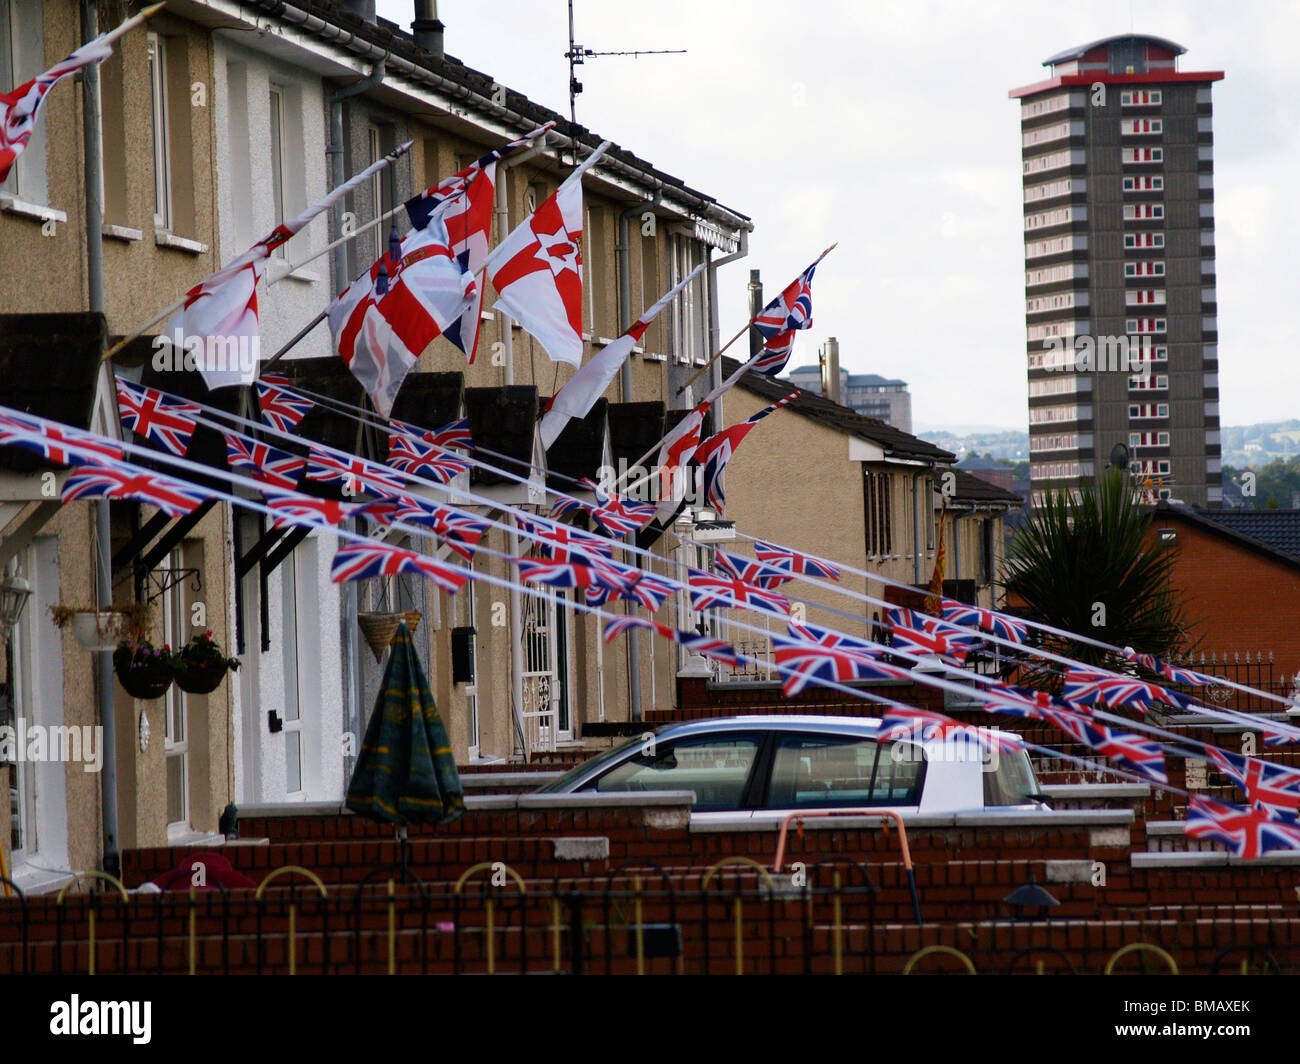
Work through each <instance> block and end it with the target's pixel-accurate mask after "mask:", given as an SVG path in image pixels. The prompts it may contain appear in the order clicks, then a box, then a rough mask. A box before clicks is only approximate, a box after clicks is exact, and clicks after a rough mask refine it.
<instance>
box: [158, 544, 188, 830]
mask: <svg viewBox="0 0 1300 1064" xmlns="http://www.w3.org/2000/svg"><path fill="white" fill-rule="evenodd" d="M167 565H168V566H169V567H170V568H171V570H172V571H173V572H176V571H177V570H179V569H181V568H182V566H183V565H184V562H182V561H181V552H180V550H179V549H177V550H173V551H172V552H171V554H170V555H168V561H167ZM183 588H184V583H183V582H177V583H175V584H173V585H172V586H171V587H170V588H168V589H167V591H166V592H165V593H164V594H163V601H162V622H163V642H164V643H166V644H167V645H168V646H170V647H171V648H172V649H173V650H175V649H177V648H178V647H180V646H182V645H184V644H185V643H186V642H188V641H189V625H188V618H187V617H186V616H185V604H184V602H183V601H182V599H181V592H182V590H183ZM163 752H164V758H165V760H166V763H167V764H166V776H167V824H168V826H171V825H188V824H189V820H190V806H189V705H188V699H187V696H186V694H185V692H184V691H182V690H181V689H180V688H179V687H177V686H176V685H175V684H172V685H171V686H170V687H168V688H167V693H166V694H165V695H164V696H163Z"/></svg>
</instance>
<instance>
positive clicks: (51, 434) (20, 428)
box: [0, 408, 126, 465]
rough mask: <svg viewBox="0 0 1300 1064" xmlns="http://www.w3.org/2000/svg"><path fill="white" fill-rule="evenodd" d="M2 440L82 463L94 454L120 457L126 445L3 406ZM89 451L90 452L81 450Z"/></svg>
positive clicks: (58, 459)
mask: <svg viewBox="0 0 1300 1064" xmlns="http://www.w3.org/2000/svg"><path fill="white" fill-rule="evenodd" d="M0 443H8V444H12V445H13V446H15V447H21V448H23V449H24V450H28V451H35V452H36V453H37V454H39V455H41V456H42V457H44V458H47V459H48V460H49V461H51V462H54V463H55V464H57V465H80V464H82V463H83V462H87V461H94V457H92V456H97V457H100V458H116V459H119V460H120V459H122V458H123V457H124V456H125V454H126V450H125V448H123V447H122V445H121V444H120V443H117V442H116V441H114V440H108V439H105V438H104V437H103V436H96V435H95V434H94V433H91V432H82V431H81V430H80V429H73V428H69V427H68V426H66V425H60V424H58V423H56V422H52V421H46V420H45V419H44V418H38V417H32V416H31V415H29V414H19V413H17V412H16V411H12V410H6V409H3V408H0ZM87 451H88V452H90V454H85V453H82V452H87Z"/></svg>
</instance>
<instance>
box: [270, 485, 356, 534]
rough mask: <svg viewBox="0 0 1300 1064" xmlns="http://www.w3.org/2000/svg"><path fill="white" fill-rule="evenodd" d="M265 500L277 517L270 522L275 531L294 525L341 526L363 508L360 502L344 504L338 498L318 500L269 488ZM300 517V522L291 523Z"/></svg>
mask: <svg viewBox="0 0 1300 1064" xmlns="http://www.w3.org/2000/svg"><path fill="white" fill-rule="evenodd" d="M262 498H263V499H264V500H265V501H266V505H267V507H268V508H269V509H270V510H271V511H272V512H273V513H275V514H277V515H278V514H283V515H285V516H283V517H280V516H276V517H274V518H273V519H272V521H271V527H272V528H287V527H289V526H291V525H301V524H304V523H306V524H312V525H338V524H342V523H343V521H344V520H346V519H347V518H349V517H351V516H352V515H353V514H355V513H357V512H358V511H359V510H361V509H362V507H361V505H360V504H358V503H343V502H339V501H338V500H336V499H317V498H313V497H312V496H310V495H299V494H298V493H297V492H287V491H281V490H280V489H279V488H273V487H271V486H269V485H268V486H267V487H265V488H263V489H262ZM292 518H298V519H299V520H292Z"/></svg>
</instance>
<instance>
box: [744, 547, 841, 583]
mask: <svg viewBox="0 0 1300 1064" xmlns="http://www.w3.org/2000/svg"><path fill="white" fill-rule="evenodd" d="M754 554H755V555H756V556H757V557H758V560H759V561H761V562H767V563H768V565H771V566H773V567H774V568H777V569H783V570H785V571H786V572H788V573H790V574H791V575H792V576H815V577H820V578H822V579H824V580H838V579H839V578H840V569H839V566H836V565H832V564H831V563H830V562H828V561H824V560H823V559H821V558H811V557H809V556H808V555H806V554H800V553H798V552H797V551H793V550H790V548H788V547H780V546H777V545H776V544H775V543H765V542H763V541H762V540H761V539H756V540H754Z"/></svg>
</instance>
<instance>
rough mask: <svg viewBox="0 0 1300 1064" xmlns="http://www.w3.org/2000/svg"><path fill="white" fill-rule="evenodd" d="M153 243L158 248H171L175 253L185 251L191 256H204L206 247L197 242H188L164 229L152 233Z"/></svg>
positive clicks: (206, 251)
mask: <svg viewBox="0 0 1300 1064" xmlns="http://www.w3.org/2000/svg"><path fill="white" fill-rule="evenodd" d="M154 243H156V244H157V245H158V246H159V247H160V248H172V249H173V250H175V251H185V252H188V253H189V254H191V255H206V254H207V253H208V245H207V244H203V243H200V242H199V241H197V240H189V239H187V238H186V237H183V236H176V234H174V233H169V232H167V230H165V229H159V230H157V232H155V233H154Z"/></svg>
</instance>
